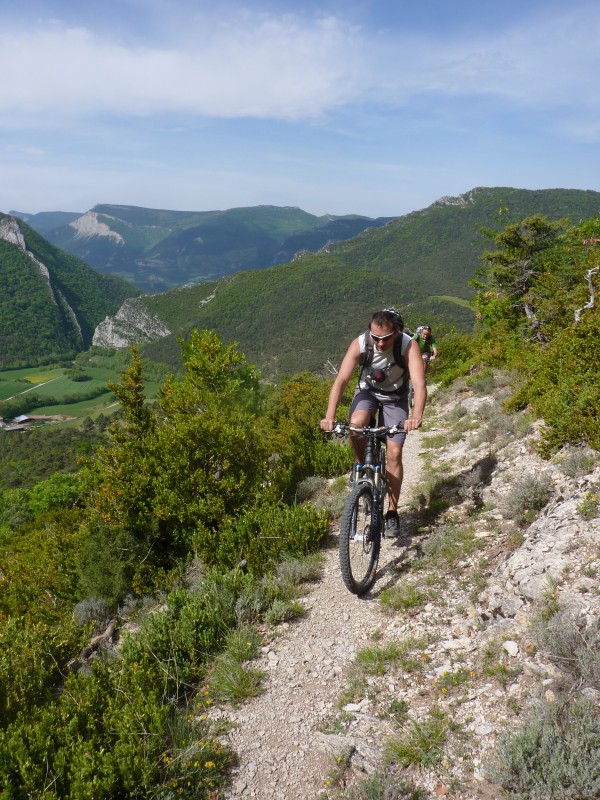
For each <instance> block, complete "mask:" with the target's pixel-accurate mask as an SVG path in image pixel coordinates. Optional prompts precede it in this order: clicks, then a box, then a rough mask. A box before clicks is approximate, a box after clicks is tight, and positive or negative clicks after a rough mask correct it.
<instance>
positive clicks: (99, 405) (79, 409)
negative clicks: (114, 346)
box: [0, 354, 161, 420]
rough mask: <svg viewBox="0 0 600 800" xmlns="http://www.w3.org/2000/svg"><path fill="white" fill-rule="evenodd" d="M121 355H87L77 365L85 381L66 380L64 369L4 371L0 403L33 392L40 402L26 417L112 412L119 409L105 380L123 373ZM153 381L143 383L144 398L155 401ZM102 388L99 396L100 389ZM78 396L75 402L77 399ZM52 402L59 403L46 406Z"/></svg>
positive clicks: (155, 383)
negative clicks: (99, 356) (144, 385)
mask: <svg viewBox="0 0 600 800" xmlns="http://www.w3.org/2000/svg"><path fill="white" fill-rule="evenodd" d="M124 364H125V361H124V358H123V355H122V354H121V355H116V356H102V357H101V358H97V359H96V358H94V357H93V356H90V357H89V358H88V359H87V360H85V363H83V364H81V365H80V366H81V369H82V370H83V372H84V373H85V374H86V375H87V376H89V380H85V381H73V380H71V379H70V378H69V375H68V370H67V369H65V368H64V367H58V366H56V367H52V366H51V367H43V368H40V367H37V368H30V369H20V370H5V371H4V372H0V402H1V401H4V400H9V399H11V398H16V397H18V396H19V395H21V394H23V393H25V392H27V393H34V394H35V395H36V396H38V397H39V398H40V403H39V404H38V405H36V407H35V408H33V409H29V410H28V411H27V414H29V415H48V416H51V415H55V414H61V415H64V416H67V417H73V418H75V419H76V420H80V419H82V418H84V417H96V416H97V415H98V414H111V413H114V411H116V410H117V409H118V407H119V404H118V402H117V401H116V399H115V396H114V395H113V394H112V392H111V391H110V390H109V389H108V387H107V384H108V382H109V381H113V382H115V383H118V382H119V376H120V375H121V374H122V372H123V371H124ZM160 385H161V384H160V382H159V381H157V380H154V381H148V382H147V383H146V396H147V397H148V398H155V397H157V395H158V392H159V389H160ZM101 389H103V390H104V391H102V392H101V393H100V390H101ZM94 391H98V392H99V394H98V395H97V396H96V397H93V398H89V397H88V396H87V395H89V393H90V392H94ZM78 396H81V398H82V399H81V400H80V401H78V400H77V397H78ZM50 398H52V399H55V400H58V401H61V400H63V399H64V400H65V401H66V402H59V403H54V404H49V405H46V404H44V401H45V400H46V399H48V400H49V399H50Z"/></svg>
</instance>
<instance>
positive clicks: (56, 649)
mask: <svg viewBox="0 0 600 800" xmlns="http://www.w3.org/2000/svg"><path fill="white" fill-rule="evenodd" d="M84 635H85V633H82V632H81V631H79V630H77V628H76V626H75V623H74V622H73V621H72V620H70V619H69V618H68V617H67V618H65V619H63V620H61V622H60V624H58V625H47V624H44V623H42V622H37V623H35V624H31V623H30V622H29V621H27V620H26V619H25V618H23V617H20V618H8V619H4V620H0V641H2V648H1V649H0V721H1V722H0V725H2V726H4V725H8V724H9V723H10V722H11V721H13V720H14V719H15V717H16V716H17V714H19V713H24V714H26V713H28V712H30V711H31V710H32V709H33V708H35V707H36V706H39V705H43V704H44V703H46V702H50V701H51V699H52V697H53V696H54V692H55V691H56V689H57V687H58V686H59V685H60V683H61V682H62V680H63V675H64V673H65V672H66V664H67V662H68V661H69V660H70V658H71V657H72V655H73V653H74V652H76V651H77V650H78V649H79V648H80V647H82V645H83V640H84Z"/></svg>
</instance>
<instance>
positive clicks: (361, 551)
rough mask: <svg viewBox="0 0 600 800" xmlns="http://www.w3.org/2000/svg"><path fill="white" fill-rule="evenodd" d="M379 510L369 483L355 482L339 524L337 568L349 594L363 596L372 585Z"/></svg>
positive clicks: (378, 543) (376, 560)
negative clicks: (338, 562)
mask: <svg viewBox="0 0 600 800" xmlns="http://www.w3.org/2000/svg"><path fill="white" fill-rule="evenodd" d="M380 523H381V520H380V519H379V509H378V507H377V500H376V498H375V496H374V494H373V487H372V486H371V484H369V483H366V482H365V483H358V484H357V485H356V486H355V487H354V489H353V490H352V492H351V493H350V495H349V496H348V500H347V501H346V505H345V507H344V512H343V514H342V520H341V523H340V567H341V570H342V579H343V581H344V584H345V585H346V588H347V589H348V591H350V592H352V593H353V594H357V595H362V594H364V593H365V592H367V591H368V590H369V589H370V587H371V586H372V585H373V582H374V580H375V573H376V571H377V563H378V561H379V549H380V546H381V531H380V527H379V526H380Z"/></svg>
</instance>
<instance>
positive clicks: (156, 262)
mask: <svg viewBox="0 0 600 800" xmlns="http://www.w3.org/2000/svg"><path fill="white" fill-rule="evenodd" d="M62 213H63V214H64V212H62ZM39 216H40V224H41V226H42V227H43V230H44V235H45V236H46V238H48V240H49V241H51V242H52V243H53V244H55V245H56V246H58V247H61V248H62V249H63V250H66V251H67V252H70V253H72V254H73V255H76V256H77V257H79V258H82V259H83V260H85V261H86V262H88V263H89V264H90V266H92V267H93V268H94V269H96V270H97V271H100V272H104V273H109V274H115V275H118V276H119V277H122V278H125V279H127V280H130V281H132V282H133V283H134V284H135V285H137V286H138V287H139V288H140V289H142V290H143V291H146V292H153V293H154V292H160V291H166V290H169V289H173V288H178V287H180V286H183V285H190V284H196V283H199V282H202V281H206V280H214V279H217V278H220V277H223V276H224V275H228V274H231V273H233V272H236V271H239V270H240V269H261V268H264V267H268V266H272V265H273V264H277V263H283V262H285V261H289V260H291V259H292V258H293V257H294V255H295V254H296V253H297V252H300V251H306V250H311V251H315V250H318V249H320V248H321V247H323V246H325V245H327V244H328V243H330V242H332V241H336V240H338V239H343V238H348V237H350V236H354V235H355V234H356V233H358V232H360V231H361V230H364V229H365V228H366V227H369V226H380V225H384V224H385V223H386V222H387V221H389V219H391V217H382V218H377V219H373V218H370V217H365V216H361V215H359V214H347V215H344V216H334V215H331V214H326V215H323V216H321V217H318V216H315V215H314V214H309V213H308V212H306V211H303V210H302V209H300V208H299V207H297V206H274V205H260V206H250V207H235V208H230V209H225V210H216V211H170V210H168V209H151V208H144V207H142V206H127V205H110V204H98V205H96V206H94V207H93V208H92V209H90V210H89V211H86V212H85V213H83V214H81V215H80V216H78V217H76V218H70V217H69V216H63V219H64V223H65V224H61V225H60V226H59V227H56V228H53V229H50V228H49V227H48V224H49V223H48V213H45V214H44V215H43V216H42V215H39ZM37 218H38V215H28V224H30V225H31V226H33V227H35V225H36V222H37Z"/></svg>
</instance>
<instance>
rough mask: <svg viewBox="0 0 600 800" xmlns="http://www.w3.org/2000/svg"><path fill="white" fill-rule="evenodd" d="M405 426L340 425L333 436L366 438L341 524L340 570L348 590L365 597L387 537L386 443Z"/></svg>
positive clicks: (339, 423) (342, 423) (355, 468)
mask: <svg viewBox="0 0 600 800" xmlns="http://www.w3.org/2000/svg"><path fill="white" fill-rule="evenodd" d="M401 430H404V428H403V426H402V425H393V426H387V427H365V428H361V427H357V426H353V425H348V424H347V423H345V422H337V423H336V424H335V427H334V429H333V431H332V433H334V434H336V435H337V436H344V435H345V434H346V433H349V434H350V435H351V436H352V435H353V434H354V435H358V436H364V437H365V438H366V440H367V444H366V449H365V457H364V463H363V464H355V466H354V486H353V488H352V491H351V492H350V494H349V495H348V499H347V500H346V504H345V506H344V511H343V513H342V519H341V523H340V545H339V547H340V567H341V571H342V579H343V581H344V584H345V586H346V588H347V589H348V591H350V592H352V594H356V595H358V596H360V595H363V594H365V592H367V591H368V590H369V589H370V588H371V586H372V585H373V582H374V581H375V576H376V572H377V564H378V562H379V551H380V548H381V538H382V536H383V535H384V518H383V504H384V501H385V496H386V494H387V476H386V470H385V452H386V451H385V442H384V441H383V440H384V439H385V437H386V436H388V435H389V434H391V435H393V434H395V433H399V432H400V431H401Z"/></svg>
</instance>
